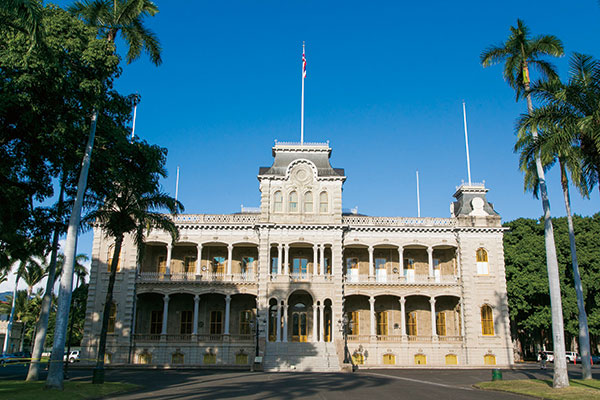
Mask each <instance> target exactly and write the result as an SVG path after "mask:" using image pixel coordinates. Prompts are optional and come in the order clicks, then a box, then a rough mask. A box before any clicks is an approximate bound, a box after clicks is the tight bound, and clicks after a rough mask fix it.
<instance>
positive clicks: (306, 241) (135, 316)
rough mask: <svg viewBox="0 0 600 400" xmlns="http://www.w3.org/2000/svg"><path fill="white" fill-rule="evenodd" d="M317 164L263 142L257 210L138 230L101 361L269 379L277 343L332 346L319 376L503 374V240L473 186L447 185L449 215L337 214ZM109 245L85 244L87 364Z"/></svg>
mask: <svg viewBox="0 0 600 400" xmlns="http://www.w3.org/2000/svg"><path fill="white" fill-rule="evenodd" d="M330 155H331V148H330V147H329V145H328V144H318V143H316V144H306V143H305V144H293V143H276V144H275V146H274V147H273V156H274V162H273V165H272V166H271V167H265V168H260V170H259V175H258V180H259V183H260V192H261V206H260V209H255V210H242V212H241V213H238V214H228V215H205V214H201V215H178V216H175V217H174V219H175V222H176V223H177V225H178V227H179V229H180V236H179V240H178V241H177V242H176V243H172V241H171V238H170V236H169V235H168V234H166V233H165V232H158V231H153V232H150V233H149V234H148V236H147V238H146V245H145V250H144V255H143V258H142V259H141V260H139V259H138V258H137V250H136V247H135V246H134V244H133V240H132V238H126V240H125V243H124V245H123V250H122V253H121V257H120V263H119V268H120V269H119V272H118V273H117V281H116V285H115V295H114V298H115V302H114V308H113V315H112V316H111V322H110V328H109V329H110V332H111V333H110V334H109V337H108V341H107V343H108V345H107V353H108V355H107V361H109V362H113V363H140V364H157V365H179V364H183V365H213V364H215V365H236V364H238V365H239V364H241V365H249V364H250V363H252V361H253V360H254V356H255V353H256V352H257V351H258V354H259V355H260V356H264V358H265V362H266V360H267V359H268V360H270V361H269V363H270V364H269V365H270V366H271V367H273V368H274V369H278V368H277V366H278V365H284V364H285V365H288V366H289V365H290V361H289V360H288V358H291V357H292V356H291V354H292V353H293V351H292V350H288V347H289V346H292V347H289V348H290V349H292V348H293V349H296V350H294V351H296V352H297V353H298V354H299V355H300V358H302V357H306V358H307V359H308V358H310V357H313V358H314V357H317V358H318V357H319V356H320V354H321V352H325V353H327V352H329V353H328V354H330V353H331V351H332V350H331V349H333V352H337V355H338V357H339V365H336V366H335V368H334V369H339V368H340V367H341V366H342V365H343V364H344V361H348V358H351V360H352V362H353V363H354V364H356V365H359V366H362V367H375V366H377V367H379V366H397V367H414V366H435V367H440V366H448V367H452V368H456V367H460V366H465V367H467V366H468V367H484V366H490V365H504V366H505V365H510V364H512V363H513V355H512V347H511V343H510V334H509V320H508V308H507V307H508V306H507V299H506V282H505V271H504V257H503V247H502V235H503V228H502V227H501V224H500V216H499V215H498V214H497V213H496V212H495V211H494V209H493V206H492V204H490V203H489V202H488V201H487V199H486V193H487V189H486V188H485V187H484V185H479V184H475V185H462V186H460V187H459V188H458V189H457V191H456V193H455V194H454V197H455V198H456V201H455V202H453V203H452V204H451V207H450V211H451V216H450V218H404V217H371V216H364V215H359V214H356V213H354V214H353V213H344V212H342V185H343V183H344V181H345V179H346V177H345V175H344V170H343V169H335V168H332V167H331V165H330V162H329V158H330ZM112 245H113V243H112V239H111V238H107V237H105V235H104V234H103V232H101V231H99V230H98V229H96V230H95V231H94V245H93V256H92V271H91V281H90V289H89V297H88V305H87V310H88V311H87V313H88V317H87V319H86V325H85V336H84V341H83V343H82V349H83V351H84V358H88V359H93V358H94V356H95V353H96V348H97V345H98V334H99V330H100V320H101V311H102V308H103V302H104V298H105V291H106V287H107V283H108V275H109V274H108V267H107V265H108V263H109V258H110V257H111V256H112ZM256 321H258V329H256V327H255V324H256ZM257 330H258V332H257ZM291 342H298V344H296V343H291ZM286 343H288V344H289V346H288V347H286V345H285V344H286ZM321 343H323V344H321ZM345 343H347V352H346V351H345V350H344V345H345ZM294 346H295V347H294ZM327 346H329V347H327ZM298 349H299V350H298ZM85 353H87V354H85ZM311 354H312V355H311ZM345 355H347V357H344V356H345ZM294 364H295V365H302V360H295V361H294ZM316 364H317V365H318V364H319V363H318V360H317V362H316ZM306 365H308V364H306ZM311 365H312V364H311ZM305 369H311V368H309V367H306V368H305Z"/></svg>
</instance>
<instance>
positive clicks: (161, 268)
mask: <svg viewBox="0 0 600 400" xmlns="http://www.w3.org/2000/svg"><path fill="white" fill-rule="evenodd" d="M157 270H158V272H159V273H161V274H164V273H166V272H167V257H165V256H158V265H157Z"/></svg>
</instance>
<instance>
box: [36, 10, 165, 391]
mask: <svg viewBox="0 0 600 400" xmlns="http://www.w3.org/2000/svg"><path fill="white" fill-rule="evenodd" d="M71 11H72V12H73V13H74V14H76V15H79V16H80V17H82V19H83V20H84V21H85V22H86V23H87V24H89V25H90V26H93V27H96V28H97V29H98V33H99V35H101V36H105V37H106V39H107V41H108V43H109V45H111V46H114V41H115V39H116V38H117V35H118V33H119V31H121V32H122V34H123V38H124V39H125V42H126V43H127V46H128V52H127V62H128V63H130V62H132V61H133V60H134V59H136V58H137V57H139V55H140V53H141V50H142V49H144V50H146V52H147V53H148V54H149V56H150V60H151V61H152V62H153V63H154V64H156V65H159V64H160V63H161V62H162V60H161V58H160V53H161V48H160V44H159V42H158V39H157V38H156V36H155V34H154V33H153V32H152V31H150V30H149V29H147V28H146V27H145V26H144V24H143V19H144V18H145V17H146V16H154V15H156V13H158V7H157V6H156V5H155V4H154V3H153V2H152V1H150V0H95V1H88V0H85V1H82V2H76V3H75V4H74V5H73V6H72V7H71ZM97 119H98V110H97V108H96V107H95V108H94V109H93V110H92V115H91V123H90V134H89V137H88V142H87V145H86V149H85V153H84V156H83V161H82V164H81V171H80V173H79V181H78V183H77V195H76V198H75V202H74V204H73V209H72V212H71V217H70V219H69V226H68V229H67V238H66V241H65V249H64V253H65V269H64V271H63V272H64V273H63V274H62V276H61V282H60V287H61V290H60V293H59V303H58V311H57V315H56V327H55V330H54V343H53V346H52V354H53V358H52V361H56V362H53V363H50V369H49V371H48V378H47V379H46V387H47V388H51V389H60V390H62V388H63V369H62V366H61V365H60V364H61V363H60V360H62V354H63V352H64V349H65V343H66V335H67V325H68V321H69V308H70V305H71V294H72V293H71V290H68V288H69V289H70V288H71V287H72V285H73V268H74V264H75V254H76V253H77V232H78V228H79V223H80V221H81V209H82V206H83V197H84V194H85V191H86V188H87V177H88V171H89V167H90V161H91V157H92V148H93V146H94V137H95V135H96V120H97Z"/></svg>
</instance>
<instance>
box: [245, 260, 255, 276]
mask: <svg viewBox="0 0 600 400" xmlns="http://www.w3.org/2000/svg"><path fill="white" fill-rule="evenodd" d="M253 271H254V257H242V274H243V275H246V274H250V275H251V274H252V272H253Z"/></svg>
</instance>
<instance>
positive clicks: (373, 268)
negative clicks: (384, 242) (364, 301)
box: [369, 246, 375, 279]
mask: <svg viewBox="0 0 600 400" xmlns="http://www.w3.org/2000/svg"><path fill="white" fill-rule="evenodd" d="M372 276H375V267H374V266H373V246H369V279H370V278H371V277H372Z"/></svg>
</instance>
